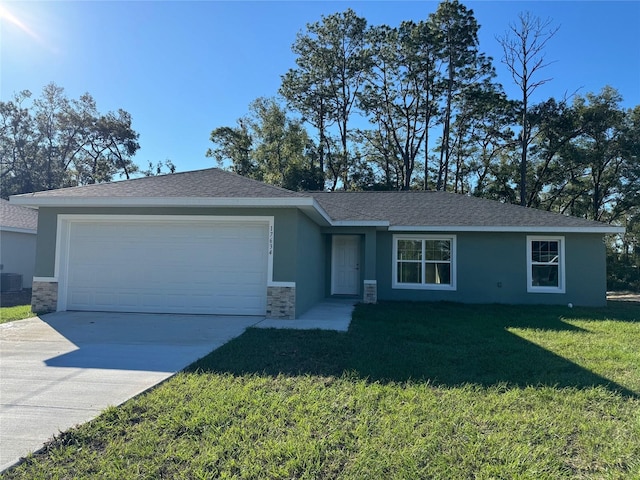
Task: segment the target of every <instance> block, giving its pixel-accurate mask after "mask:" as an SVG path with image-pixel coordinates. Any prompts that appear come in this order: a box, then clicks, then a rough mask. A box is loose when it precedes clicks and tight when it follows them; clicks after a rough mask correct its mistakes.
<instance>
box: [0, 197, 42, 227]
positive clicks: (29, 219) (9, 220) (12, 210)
mask: <svg viewBox="0 0 640 480" xmlns="http://www.w3.org/2000/svg"><path fill="white" fill-rule="evenodd" d="M0 230H4V231H8V232H19V233H36V231H37V230H38V211H37V210H34V209H33V208H25V207H20V206H18V205H12V204H10V203H9V202H8V201H7V200H3V199H0Z"/></svg>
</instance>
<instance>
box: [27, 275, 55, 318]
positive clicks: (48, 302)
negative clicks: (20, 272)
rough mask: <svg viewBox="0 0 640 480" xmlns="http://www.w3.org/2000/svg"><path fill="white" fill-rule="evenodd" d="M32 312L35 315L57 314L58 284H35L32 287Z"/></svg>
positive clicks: (36, 282)
mask: <svg viewBox="0 0 640 480" xmlns="http://www.w3.org/2000/svg"><path fill="white" fill-rule="evenodd" d="M31 288H32V290H31V310H32V311H33V313H38V314H40V313H49V312H55V311H56V308H57V307H58V282H39V281H35V280H34V282H33V286H32V287H31Z"/></svg>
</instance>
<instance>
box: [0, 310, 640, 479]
mask: <svg viewBox="0 0 640 480" xmlns="http://www.w3.org/2000/svg"><path fill="white" fill-rule="evenodd" d="M639 394H640V304H633V303H625V302H610V307H609V308H606V309H579V308H575V309H572V310H570V309H567V308H566V307H565V308H560V307H515V306H514V307H511V306H494V305H484V306H477V305H476V306H465V305H457V304H391V303H389V304H380V305H375V306H373V305H366V306H365V305H362V306H359V307H358V308H357V309H356V312H355V313H354V320H353V322H352V325H351V329H350V331H349V332H348V333H337V332H320V331H283V330H259V329H250V330H248V331H247V332H246V333H245V334H244V335H242V336H241V337H239V338H238V339H236V340H234V341H232V342H230V343H228V344H227V345H225V346H223V347H222V348H220V349H218V350H216V351H214V352H212V353H211V354H210V355H208V356H207V357H205V358H204V359H202V360H201V361H199V362H197V363H196V364H194V365H193V366H192V367H191V368H189V369H188V370H187V371H185V372H183V373H180V374H178V375H177V376H175V377H173V378H172V379H170V380H168V381H167V382H165V383H163V384H161V385H160V386H158V387H157V388H155V389H153V390H151V391H149V392H147V393H145V394H143V395H141V396H139V397H137V398H135V399H132V400H130V401H129V402H127V403H125V404H124V405H123V406H121V407H117V408H110V409H108V410H107V411H105V412H104V413H103V414H102V415H101V416H100V417H98V418H97V419H96V420H95V421H93V422H90V423H89V424H86V425H83V426H81V427H79V428H76V429H73V430H71V431H69V432H65V433H62V434H60V435H59V436H58V437H57V438H56V439H55V440H54V441H52V442H51V443H50V444H49V445H48V447H47V448H46V450H45V451H44V452H43V453H41V454H38V455H35V456H31V457H30V458H28V459H27V460H26V461H25V462H24V463H23V464H21V465H19V466H18V467H16V468H14V469H11V470H9V471H8V472H6V473H5V475H4V476H3V478H29V479H32V478H113V479H116V478H117V479H123V478H149V479H152V478H153V479H156V478H176V479H180V478H184V479H187V478H188V479H198V478H202V479H209V478H269V479H275V478H358V479H360V478H361V479H378V478H384V479H387V478H389V479H393V478H398V479H400V478H402V479H405V478H411V479H413V478H442V479H445V478H446V479H452V478H453V479H457V478H478V479H489V478H521V479H528V478H531V479H558V478H572V479H573V478H593V479H596V478H597V479H601V478H608V479H616V478H620V479H623V478H625V479H626V478H640V397H639V396H638V395H639Z"/></svg>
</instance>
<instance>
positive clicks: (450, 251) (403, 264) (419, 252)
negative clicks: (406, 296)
mask: <svg viewBox="0 0 640 480" xmlns="http://www.w3.org/2000/svg"><path fill="white" fill-rule="evenodd" d="M455 245H456V238H455V236H434V235H394V237H393V259H394V260H393V287H394V288H423V289H438V290H455V288H456V285H455V272H456V265H455V248H456V247H455Z"/></svg>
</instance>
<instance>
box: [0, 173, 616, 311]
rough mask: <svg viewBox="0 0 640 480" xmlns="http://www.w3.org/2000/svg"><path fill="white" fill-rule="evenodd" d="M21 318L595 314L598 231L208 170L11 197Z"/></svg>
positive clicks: (469, 206) (493, 207) (566, 222)
mask: <svg viewBox="0 0 640 480" xmlns="http://www.w3.org/2000/svg"><path fill="white" fill-rule="evenodd" d="M11 202H12V203H15V204H18V205H22V206H29V207H35V208H37V209H38V211H39V223H38V244H37V255H36V267H35V277H34V281H33V308H34V311H36V312H44V311H52V310H94V311H118V312H168V313H173V312H176V313H177V312H179V313H194V314H197V313H202V314H225V315H228V314H235V315H260V316H265V315H266V316H267V317H270V318H288V319H293V318H295V317H296V316H299V315H301V314H302V313H304V312H305V311H306V310H308V309H309V308H310V307H312V306H313V305H314V304H316V303H317V302H319V301H322V300H323V299H325V298H327V297H331V296H351V297H354V298H359V299H360V300H361V301H362V302H376V301H379V300H402V301H453V302H469V303H511V304H568V303H573V304H574V305H605V304H606V263H605V247H604V244H603V236H604V235H607V234H612V233H619V232H622V231H623V229H621V228H618V227H614V226H611V225H607V224H603V223H598V222H593V221H588V220H584V219H580V218H574V217H568V216H564V215H559V214H554V213H550V212H545V211H539V210H535V209H529V208H523V207H520V206H516V205H507V204H503V203H500V202H496V201H491V200H485V199H480V198H474V197H469V196H465V195H458V194H453V193H446V192H434V191H403V192H397V191H393V192H388V191H387V192H382V191H371V192H292V191H289V190H285V189H282V188H278V187H274V186H271V185H266V184H264V183H261V182H258V181H254V180H250V179H247V178H244V177H241V176H238V175H236V174H233V173H230V172H227V171H224V170H220V169H216V168H211V169H206V170H200V171H192V172H184V173H175V174H169V175H164V176H156V177H146V178H138V179H133V180H126V181H118V182H112V183H105V184H97V185H86V186H81V187H73V188H64V189H59V190H51V191H46V192H37V193H31V194H25V195H17V196H13V197H12V198H11Z"/></svg>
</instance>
